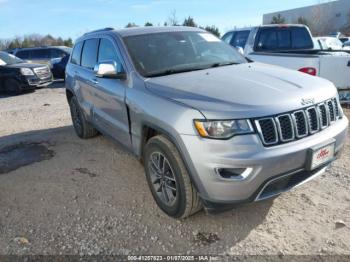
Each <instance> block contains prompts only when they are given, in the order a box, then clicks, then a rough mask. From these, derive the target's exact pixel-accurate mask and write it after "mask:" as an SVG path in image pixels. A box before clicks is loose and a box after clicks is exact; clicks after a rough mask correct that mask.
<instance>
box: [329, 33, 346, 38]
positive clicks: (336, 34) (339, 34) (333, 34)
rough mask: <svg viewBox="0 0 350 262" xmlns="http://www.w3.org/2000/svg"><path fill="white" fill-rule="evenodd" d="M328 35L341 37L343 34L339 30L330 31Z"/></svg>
mask: <svg viewBox="0 0 350 262" xmlns="http://www.w3.org/2000/svg"><path fill="white" fill-rule="evenodd" d="M329 36H330V37H334V38H338V39H339V38H341V37H343V36H344V35H343V34H342V33H341V32H332V33H330V34H329Z"/></svg>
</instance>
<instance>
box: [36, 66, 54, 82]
mask: <svg viewBox="0 0 350 262" xmlns="http://www.w3.org/2000/svg"><path fill="white" fill-rule="evenodd" d="M34 73H35V74H36V75H37V76H38V77H39V78H40V79H45V78H49V77H51V71H50V69H49V68H48V67H47V66H45V67H38V68H34Z"/></svg>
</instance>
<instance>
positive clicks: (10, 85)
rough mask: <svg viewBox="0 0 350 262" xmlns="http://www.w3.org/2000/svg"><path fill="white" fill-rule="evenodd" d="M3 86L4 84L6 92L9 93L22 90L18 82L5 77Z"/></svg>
mask: <svg viewBox="0 0 350 262" xmlns="http://www.w3.org/2000/svg"><path fill="white" fill-rule="evenodd" d="M4 86H5V90H6V92H8V93H10V94H14V95H19V94H21V93H22V92H23V89H22V87H21V85H20V83H19V82H18V81H17V80H15V79H11V78H10V79H6V80H5V83H4Z"/></svg>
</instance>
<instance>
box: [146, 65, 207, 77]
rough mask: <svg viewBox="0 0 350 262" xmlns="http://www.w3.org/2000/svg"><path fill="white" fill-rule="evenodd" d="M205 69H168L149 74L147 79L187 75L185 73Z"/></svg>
mask: <svg viewBox="0 0 350 262" xmlns="http://www.w3.org/2000/svg"><path fill="white" fill-rule="evenodd" d="M203 69H206V68H203V67H199V68H181V69H166V70H164V71H160V72H156V73H151V74H147V75H146V76H147V77H157V76H166V75H173V74H179V73H185V72H191V71H198V70H203Z"/></svg>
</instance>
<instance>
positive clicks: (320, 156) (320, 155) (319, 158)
mask: <svg viewBox="0 0 350 262" xmlns="http://www.w3.org/2000/svg"><path fill="white" fill-rule="evenodd" d="M334 147H335V143H334V142H332V143H331V144H328V145H326V146H323V147H321V148H318V149H316V150H312V151H311V152H312V156H311V164H310V170H314V169H315V168H317V167H319V166H322V165H323V164H326V163H328V162H330V161H331V160H332V159H333V158H334Z"/></svg>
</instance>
